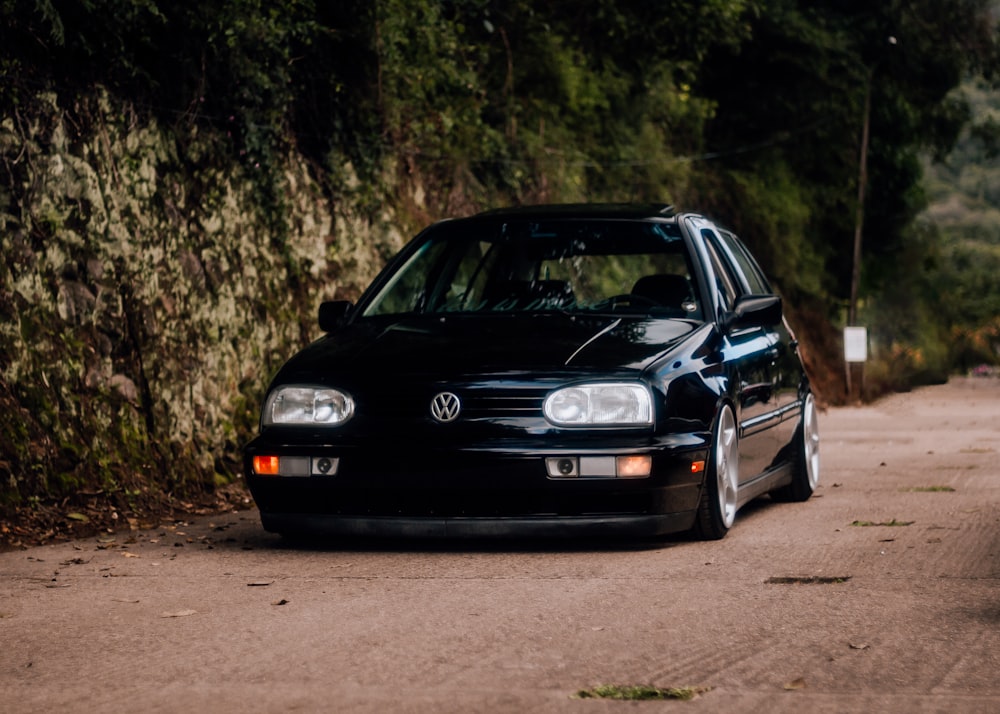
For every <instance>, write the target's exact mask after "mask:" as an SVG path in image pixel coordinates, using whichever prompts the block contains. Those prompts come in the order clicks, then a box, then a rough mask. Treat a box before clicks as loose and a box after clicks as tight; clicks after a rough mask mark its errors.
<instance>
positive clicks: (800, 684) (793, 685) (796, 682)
mask: <svg viewBox="0 0 1000 714" xmlns="http://www.w3.org/2000/svg"><path fill="white" fill-rule="evenodd" d="M805 688H806V680H804V679H803V678H802V677H799V678H798V679H793V680H792V681H791V682H789V683H788V684H786V685H785V689H787V690H788V691H793V690H796V689H805Z"/></svg>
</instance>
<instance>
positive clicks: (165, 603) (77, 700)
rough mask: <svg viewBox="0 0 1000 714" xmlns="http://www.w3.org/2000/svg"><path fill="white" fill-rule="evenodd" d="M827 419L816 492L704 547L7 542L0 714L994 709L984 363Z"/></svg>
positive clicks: (998, 420) (990, 476) (998, 442)
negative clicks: (645, 692)
mask: <svg viewBox="0 0 1000 714" xmlns="http://www.w3.org/2000/svg"><path fill="white" fill-rule="evenodd" d="M820 426H821V430H822V437H823V442H822V460H823V465H822V469H823V471H822V479H821V485H820V488H819V489H818V491H817V493H816V494H815V496H814V497H813V499H812V500H810V501H809V502H807V503H804V504H777V503H771V502H770V501H769V500H768V499H761V500H760V501H758V502H755V503H753V504H750V505H749V506H747V507H746V508H744V509H743V510H742V511H741V512H740V514H739V515H738V517H737V522H736V525H735V527H734V528H733V530H732V531H731V532H730V533H729V535H728V536H727V537H726V538H725V540H723V541H720V542H712V543H701V542H692V541H689V540H686V539H684V538H670V539H666V540H662V541H658V542H639V543H621V542H619V543H595V542H586V543H575V544H567V543H555V544H553V543H535V544H527V543H515V544H511V543H507V544H503V543H500V544H483V543H478V544H463V543H449V544H440V543H438V544H435V543H401V542H390V543H381V542H374V543H373V542H347V543H339V544H324V545H316V546H308V547H307V546H302V545H294V544H289V543H286V542H284V541H282V540H281V539H280V538H278V537H275V536H271V535H269V534H267V533H265V532H263V531H262V530H261V528H260V525H259V522H258V520H257V517H256V513H255V512H254V511H250V512H242V513H235V514H228V515H224V516H219V517H213V518H203V519H199V520H197V521H193V522H191V523H176V524H166V525H163V526H160V527H158V528H155V529H152V530H145V531H137V532H135V533H132V534H129V533H119V534H117V535H110V534H108V535H106V536H104V537H101V538H93V539H88V540H82V541H77V542H73V543H65V544H59V545H53V546H44V547H38V548H32V549H29V550H22V551H14V552H8V553H2V554H0V712H10V713H18V714H21V713H27V712H77V711H79V712H84V711H86V712H126V711H127V712H201V711H212V712H314V711H316V712H327V711H329V712H338V711H362V712H364V711H370V712H376V711H379V712H381V711H385V710H393V711H401V712H410V711H412V712H425V711H426V712H430V711H434V712H481V711H489V712H611V711H613V712H620V711H625V710H628V711H639V710H641V711H657V712H674V711H677V712H681V711H683V712H692V713H693V712H862V711H863V712H869V711H878V712H997V711H1000V677H998V671H1000V380H995V379H993V380H991V379H981V380H973V379H958V380H954V381H952V382H951V383H949V384H948V385H945V386H936V387H928V388H924V389H921V390H917V391H915V392H912V393H909V394H900V395H895V396H893V397H890V398H888V399H886V400H884V401H882V402H880V403H878V404H877V405H875V406H872V407H865V408H861V407H850V408H839V409H833V410H828V411H826V412H825V413H823V414H821V422H820ZM944 488H950V489H954V490H953V491H948V490H942V489H944ZM892 523H895V524H896V525H878V524H892ZM864 524H872V525H864ZM903 524H909V525H903ZM600 684H620V685H627V684H650V685H655V686H658V687H682V686H697V687H705V688H710V689H709V691H706V692H704V693H702V694H701V695H700V696H698V697H697V698H696V699H694V700H693V701H689V702H683V701H666V702H660V701H657V702H642V703H626V702H616V701H608V700H590V699H588V700H583V699H579V698H575V697H574V695H575V693H576V692H578V691H579V690H581V689H586V688H590V687H594V686H596V685H600Z"/></svg>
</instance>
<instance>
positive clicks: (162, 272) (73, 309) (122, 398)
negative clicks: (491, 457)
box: [0, 94, 402, 517]
mask: <svg viewBox="0 0 1000 714" xmlns="http://www.w3.org/2000/svg"><path fill="white" fill-rule="evenodd" d="M2 112H3V113H2V115H0V159H2V164H0V251H2V256H3V261H2V264H0V517H2V516H3V514H4V513H8V514H9V513H11V512H13V509H14V507H15V506H18V505H20V506H22V507H23V506H24V505H25V504H26V503H31V502H33V501H34V502H38V501H39V500H40V499H49V500H51V499H58V498H60V497H64V496H67V495H69V494H73V493H76V492H78V491H81V490H82V491H85V492H96V491H101V492H103V493H105V494H107V495H109V496H113V497H114V498H118V499H124V501H126V502H131V501H135V500H139V499H143V498H155V497H162V496H163V495H167V496H179V497H187V496H190V495H191V494H192V493H197V492H204V491H205V490H210V489H212V488H213V487H215V486H216V485H217V484H219V483H225V482H228V481H231V480H233V479H235V478H237V477H238V468H239V466H238V456H239V451H240V448H241V446H242V444H243V443H244V442H245V440H246V439H248V438H249V437H250V436H251V434H252V432H253V430H254V429H255V427H256V420H257V410H258V405H259V401H260V399H261V398H262V396H263V391H264V389H265V387H266V384H267V381H268V379H269V378H270V376H271V374H272V373H273V370H274V369H276V368H277V366H278V365H279V364H280V363H281V361H282V360H283V359H284V358H285V357H287V356H288V354H289V353H290V352H291V351H292V350H293V349H295V348H296V347H297V346H299V345H302V344H305V343H307V342H308V341H310V340H311V339H314V338H315V337H317V336H318V334H319V332H318V328H317V327H316V323H315V315H316V310H317V307H318V304H319V302H320V301H322V300H324V299H331V298H333V297H341V296H347V297H356V296H357V294H358V292H359V290H360V288H361V287H362V286H363V284H364V283H365V282H367V281H368V280H369V279H370V278H371V277H372V276H373V275H374V273H375V272H376V271H377V270H378V268H379V267H380V266H381V264H382V262H383V260H384V257H385V255H386V253H387V252H389V251H391V250H393V249H395V248H398V247H399V245H400V244H401V242H402V238H401V236H400V235H398V234H397V233H395V232H394V231H393V230H392V229H390V228H389V227H388V226H390V225H391V223H392V221H391V217H390V216H389V215H388V214H385V215H382V216H380V217H378V218H375V219H373V218H371V217H370V216H369V217H368V218H365V219H362V218H360V217H359V216H358V215H357V214H356V213H355V212H353V211H352V208H351V206H350V205H347V204H345V203H334V201H333V200H332V199H331V198H330V194H329V193H328V192H324V191H323V190H321V185H320V183H319V182H318V181H317V180H316V177H315V176H314V175H313V174H312V173H311V171H310V166H309V165H308V163H307V162H306V161H305V160H304V159H302V158H301V157H300V156H298V155H296V153H295V152H294V151H291V150H289V151H288V152H286V154H285V158H284V160H283V162H282V165H281V166H280V167H278V168H277V169H276V170H275V171H273V172H272V175H271V176H269V177H268V181H269V185H271V186H273V187H276V191H274V192H273V193H274V195H273V196H272V200H270V201H266V200H265V201H262V199H261V192H260V185H261V181H260V178H261V177H260V176H259V175H257V174H256V173H255V172H257V171H260V170H261V169H260V167H258V166H253V165H249V166H248V165H245V164H243V163H241V162H240V160H239V157H227V156H226V155H225V152H224V151H222V150H220V149H222V147H225V146H226V145H227V144H226V143H225V142H221V141H218V138H217V137H216V138H214V139H213V137H211V136H200V135H199V134H198V133H197V131H198V130H197V129H196V128H195V127H193V126H190V125H188V126H187V127H186V128H182V129H178V128H174V127H163V126H159V125H158V124H157V123H156V122H155V121H153V120H151V119H148V118H144V117H142V116H140V115H139V114H138V113H136V112H134V111H133V110H132V109H131V108H130V107H129V106H124V105H120V104H116V103H114V102H113V101H111V100H110V99H108V98H107V96H103V95H101V94H97V95H95V96H94V97H93V98H91V99H88V100H87V102H86V103H85V104H81V103H76V104H73V105H72V106H64V105H63V104H62V101H61V99H60V97H59V96H57V95H55V94H44V95H40V96H37V97H34V98H33V100H32V101H31V102H30V105H25V104H21V105H20V106H17V107H12V108H10V110H9V111H8V109H7V108H4V109H3V110H2ZM367 210H369V211H370V206H369V207H368V209H367Z"/></svg>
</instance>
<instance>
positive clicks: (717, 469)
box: [694, 405, 740, 540]
mask: <svg viewBox="0 0 1000 714" xmlns="http://www.w3.org/2000/svg"><path fill="white" fill-rule="evenodd" d="M739 473H740V449H739V435H738V433H737V431H736V418H735V417H734V416H733V410H732V407H730V406H729V405H726V406H724V407H722V411H720V412H719V418H718V419H717V420H716V423H715V432H714V434H713V440H712V452H711V454H709V459H708V468H707V469H706V471H705V485H704V487H703V488H702V490H701V500H700V501H699V502H698V516H697V518H696V519H695V523H694V534H695V536H697V537H698V538H701V539H702V540H719V539H720V538H722V537H723V536H725V535H726V533H728V532H729V529H730V528H731V527H732V525H733V521H734V520H735V519H736V499H737V496H738V485H739Z"/></svg>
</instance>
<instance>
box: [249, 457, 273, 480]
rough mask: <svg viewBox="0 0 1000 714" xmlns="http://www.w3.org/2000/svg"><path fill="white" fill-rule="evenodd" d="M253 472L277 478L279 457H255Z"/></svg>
mask: <svg viewBox="0 0 1000 714" xmlns="http://www.w3.org/2000/svg"><path fill="white" fill-rule="evenodd" d="M253 472H254V473H255V474H259V475H261V476H277V475H278V457H277V456H254V457H253Z"/></svg>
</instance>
